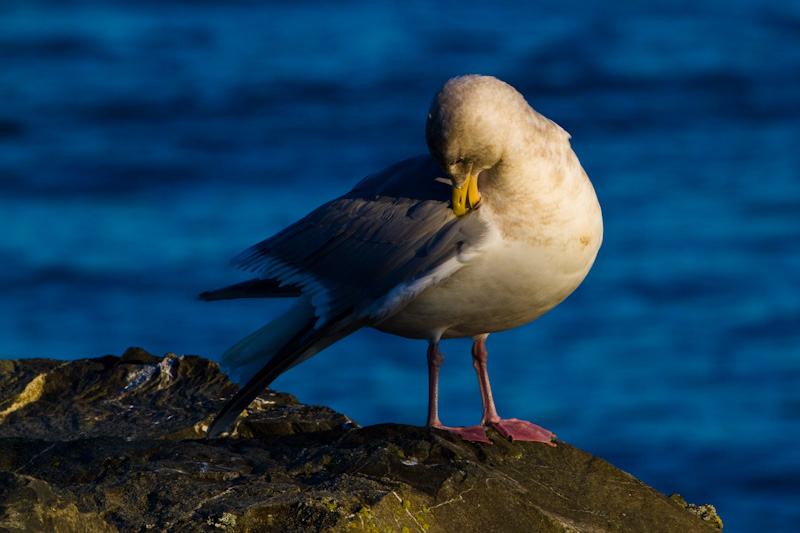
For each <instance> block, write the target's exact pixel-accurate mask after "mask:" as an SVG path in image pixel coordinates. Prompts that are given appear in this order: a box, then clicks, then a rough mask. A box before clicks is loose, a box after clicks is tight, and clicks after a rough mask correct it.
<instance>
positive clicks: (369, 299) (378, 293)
mask: <svg viewBox="0 0 800 533" xmlns="http://www.w3.org/2000/svg"><path fill="white" fill-rule="evenodd" d="M442 176H443V173H442V171H441V170H440V169H439V167H438V165H436V163H435V162H434V161H433V159H432V158H431V157H430V156H427V155H426V156H420V157H416V158H413V159H408V160H406V161H402V162H400V163H396V164H395V165H392V166H390V167H388V168H387V169H385V170H383V171H381V172H379V173H377V174H373V175H372V176H369V177H367V178H365V179H364V180H362V181H361V182H360V183H358V184H357V185H356V186H355V187H354V188H353V190H351V191H350V192H349V193H347V194H345V195H344V196H341V197H340V198H337V199H335V200H333V201H331V202H329V203H327V204H324V205H322V206H321V207H319V208H318V209H316V210H315V211H313V212H312V213H310V214H309V215H308V216H306V217H305V218H303V219H301V220H299V221H298V222H296V223H294V224H293V225H291V226H289V227H288V228H286V229H285V230H283V231H281V232H280V233H278V234H276V235H275V236H273V237H271V238H269V239H267V240H265V241H263V242H261V243H259V244H257V245H255V246H253V247H251V248H249V249H248V250H245V251H244V252H243V253H242V254H240V255H239V256H237V257H236V258H235V259H234V260H233V263H234V264H236V265H238V266H239V267H241V268H244V269H246V270H249V271H252V272H257V273H258V274H259V276H260V278H261V279H265V280H273V281H277V282H279V284H280V285H281V286H286V287H299V288H300V290H301V291H302V292H303V293H306V294H310V295H311V296H312V302H313V303H314V305H315V306H316V307H317V315H318V316H320V317H321V318H322V319H323V322H324V321H325V320H327V318H329V317H337V316H342V315H343V314H349V313H355V314H356V315H360V314H363V312H364V311H365V310H367V309H369V308H370V306H372V305H373V304H374V303H375V302H376V301H377V300H379V299H380V298H381V297H384V296H386V295H387V293H388V292H389V291H391V290H392V289H393V288H395V287H397V286H398V285H400V284H401V283H407V282H413V281H414V280H417V279H420V278H422V277H424V276H426V275H427V274H429V273H430V272H431V271H433V270H434V269H436V268H437V267H438V266H441V265H442V264H443V263H445V262H446V261H448V260H450V259H452V258H454V257H456V256H457V255H459V254H460V253H461V252H464V251H467V250H468V249H469V248H470V247H472V246H474V245H476V244H477V243H478V242H479V241H480V240H481V238H482V236H483V235H484V234H485V232H486V226H485V224H484V223H483V222H482V221H481V218H480V217H479V216H475V215H476V214H477V213H475V212H471V213H469V214H467V215H465V216H462V217H456V216H455V215H453V213H452V210H451V209H450V197H451V187H450V184H449V182H448V181H447V180H443V179H442V178H441V177H442ZM437 178H438V179H437ZM400 307H401V306H399V307H398V309H399V308H400ZM395 310H396V309H395ZM373 318H379V317H373Z"/></svg>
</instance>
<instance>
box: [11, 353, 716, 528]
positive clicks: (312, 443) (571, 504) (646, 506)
mask: <svg viewBox="0 0 800 533" xmlns="http://www.w3.org/2000/svg"><path fill="white" fill-rule="evenodd" d="M235 391H236V386H235V385H234V384H232V383H230V382H229V381H228V380H227V378H226V377H225V376H224V374H222V373H221V372H220V371H219V367H218V366H217V364H216V363H213V362H211V361H208V360H206V359H203V358H200V357H195V356H181V357H176V356H175V355H173V354H168V355H167V356H165V357H164V358H156V357H154V356H152V355H150V354H148V353H146V352H144V351H143V350H140V349H134V348H131V349H129V350H128V351H126V352H125V354H124V355H123V356H122V357H121V358H120V357H114V356H106V357H101V358H98V359H86V360H81V361H71V362H60V361H50V360H42V359H28V360H15V361H0V531H42V530H44V531H47V530H51V531H53V530H58V531H103V532H105V531H122V532H127V531H131V532H132V531H146V530H154V531H215V532H218V531H298V532H302V531H309V532H310V531H381V532H383V531H406V530H407V531H430V532H435V531H458V532H472V531H475V532H478V531H480V532H484V531H493V530H503V531H525V532H529V531H542V532H550V531H553V532H555V531H559V532H563V531H576V532H583V531H586V532H589V531H591V532H606V531H608V532H612V531H613V532H641V531H675V532H681V533H693V532H698V533H699V532H704V531H705V532H709V531H714V527H712V526H711V525H710V524H709V523H708V522H706V521H704V520H703V519H701V518H700V517H699V516H698V514H697V513H696V510H697V509H699V508H700V507H698V506H690V505H688V504H686V503H685V502H683V500H682V499H681V498H680V497H675V496H673V497H672V498H667V497H666V496H665V495H663V494H661V493H659V492H657V491H655V490H654V489H652V488H650V487H648V486H647V485H645V484H644V483H642V482H641V481H639V480H637V479H636V478H634V477H632V476H631V475H629V474H627V473H625V472H622V471H621V470H618V469H616V468H614V467H613V466H612V465H610V464H608V463H607V462H606V461H603V460H602V459H599V458H597V457H594V456H592V455H590V454H588V453H586V452H583V451H581V450H579V449H577V448H574V447H572V446H570V445H569V444H566V443H563V442H559V443H558V447H556V448H552V447H549V446H543V445H542V444H540V443H527V442H516V443H510V442H507V441H505V440H503V439H502V438H500V436H499V435H498V434H496V433H492V434H491V435H490V437H491V438H492V440H493V441H494V445H484V444H477V443H466V442H462V441H461V440H459V439H457V438H455V437H453V436H452V435H450V434H449V433H447V432H444V431H438V430H431V429H428V428H420V427H412V426H402V425H397V424H382V425H377V426H370V427H365V428H359V427H358V426H357V425H356V424H354V423H353V422H352V421H351V420H350V419H348V418H347V417H346V416H344V415H341V414H339V413H336V412H334V411H332V410H331V409H328V408H326V407H315V406H307V405H302V404H299V403H298V402H297V400H296V399H295V398H294V397H293V396H291V395H289V394H285V393H280V392H276V391H271V390H268V391H266V392H265V393H264V394H262V395H261V396H260V397H259V399H258V400H257V401H256V402H254V403H253V404H252V405H251V406H250V407H249V408H248V411H247V413H246V416H243V417H240V419H239V420H238V421H237V423H236V424H235V425H234V428H233V429H232V430H231V431H230V432H229V433H227V434H224V435H223V436H222V437H221V438H218V439H213V440H206V439H205V438H203V437H204V433H205V428H206V427H207V425H208V423H209V421H210V420H211V418H212V417H213V415H214V414H215V413H216V412H217V411H218V409H219V408H220V407H221V406H222V405H223V404H224V402H225V400H226V399H227V398H228V397H230V396H231V395H232V394H234V393H235ZM689 507H691V508H692V509H693V510H695V512H694V513H693V512H691V511H690V510H689ZM702 508H703V509H705V510H708V509H707V508H710V506H702ZM714 519H716V521H718V520H719V519H718V518H717V517H716V515H713V518H709V519H708V520H709V521H710V522H711V523H716V521H715V520H714ZM53 524H58V528H57V529H54V526H53ZM62 524H63V526H62ZM720 524H721V523H720Z"/></svg>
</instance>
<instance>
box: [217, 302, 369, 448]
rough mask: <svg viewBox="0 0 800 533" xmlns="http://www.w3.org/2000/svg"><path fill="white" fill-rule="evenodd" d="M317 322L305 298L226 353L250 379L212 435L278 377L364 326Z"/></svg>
mask: <svg viewBox="0 0 800 533" xmlns="http://www.w3.org/2000/svg"><path fill="white" fill-rule="evenodd" d="M316 322H317V317H316V316H315V315H314V308H313V306H312V305H311V302H310V298H307V297H304V298H301V299H300V300H299V301H298V303H297V304H296V305H295V306H294V307H292V309H290V310H289V311H288V312H286V313H285V314H284V315H282V316H280V317H278V318H277V319H275V320H274V321H272V322H271V323H270V324H268V325H266V326H264V327H263V328H261V329H259V330H258V331H256V332H255V333H253V334H252V335H250V336H248V337H246V338H245V339H243V340H241V341H239V342H238V343H236V344H235V345H234V346H232V347H231V348H230V349H229V350H228V351H227V352H225V355H224V356H223V364H226V365H230V366H234V367H238V368H239V369H240V371H241V376H242V377H245V378H247V379H248V381H247V383H246V384H245V385H244V386H243V387H242V388H241V389H240V390H239V392H238V393H236V395H235V396H234V397H233V398H231V399H230V400H229V401H228V403H227V404H225V406H224V407H223V408H222V410H221V411H220V412H219V414H218V415H217V416H216V418H214V421H213V422H212V423H211V426H209V428H208V433H207V437H208V438H214V437H216V436H218V435H219V434H220V433H222V432H223V431H225V430H226V429H227V428H228V426H230V425H231V424H232V423H233V421H234V420H236V417H238V416H239V413H241V412H242V411H243V410H244V409H245V408H246V407H247V406H248V405H250V402H252V401H253V400H254V399H255V398H256V396H258V395H259V393H260V392H261V391H262V390H264V389H265V388H266V387H267V386H268V385H269V384H270V383H272V381H273V380H274V379H275V378H277V377H278V376H280V375H281V374H283V373H284V372H286V371H287V370H289V369H290V368H292V367H294V366H296V365H298V364H300V363H302V362H303V361H305V360H306V359H308V358H310V357H311V356H313V355H315V354H317V353H319V352H320V351H322V350H324V349H325V348H327V347H328V346H330V345H331V344H333V343H335V342H337V341H338V340H340V339H342V338H344V337H346V336H347V335H349V334H350V333H352V332H354V331H356V330H357V329H358V328H359V327H360V326H358V325H355V324H352V323H351V324H347V323H343V322H339V321H331V322H329V323H328V325H326V326H324V327H322V328H321V329H315V328H314V325H315V324H316ZM265 359H268V360H267V362H266V364H265V363H264V360H265Z"/></svg>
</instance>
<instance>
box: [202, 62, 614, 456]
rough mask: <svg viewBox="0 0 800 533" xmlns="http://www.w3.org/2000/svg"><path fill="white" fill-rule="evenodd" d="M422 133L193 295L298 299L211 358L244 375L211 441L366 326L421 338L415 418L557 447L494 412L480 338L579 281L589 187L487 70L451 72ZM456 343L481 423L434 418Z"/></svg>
mask: <svg viewBox="0 0 800 533" xmlns="http://www.w3.org/2000/svg"><path fill="white" fill-rule="evenodd" d="M425 133H426V135H425V136H426V141H427V145H428V149H429V152H430V153H429V154H425V155H420V156H417V157H413V158H411V159H407V160H404V161H401V162H398V163H395V164H393V165H391V166H389V167H387V168H386V169H384V170H382V171H380V172H378V173H376V174H372V175H370V176H367V177H366V178H364V179H363V180H361V181H360V182H359V183H358V184H357V185H356V186H355V187H353V189H352V190H351V191H350V192H348V193H346V194H344V195H343V196H340V197H339V198H336V199H334V200H331V201H330V202H328V203H326V204H324V205H322V206H320V207H318V208H317V209H315V210H314V211H312V212H311V213H310V214H308V215H307V216H305V217H304V218H302V219H300V220H299V221H297V222H295V223H294V224H292V225H290V226H289V227H287V228H286V229H284V230H283V231H280V232H279V233H277V234H276V235H274V236H272V237H270V238H268V239H266V240H264V241H262V242H260V243H259V244H256V245H255V246H252V247H251V248H249V249H247V250H245V251H244V252H242V253H241V254H240V255H239V256H237V257H236V258H234V260H233V264H234V265H236V266H238V267H240V268H242V269H244V270H246V271H249V272H252V273H255V274H257V277H256V278H255V279H251V280H248V281H244V282H242V283H237V284H235V285H231V286H229V287H225V288H222V289H219V290H215V291H209V292H204V293H203V294H201V295H200V296H199V298H200V299H202V300H223V299H233V298H271V297H286V298H295V299H296V302H295V304H294V306H293V307H291V308H290V309H289V310H288V311H287V312H286V313H285V314H283V315H281V316H279V317H277V318H276V319H275V320H273V321H272V322H271V323H269V324H267V325H266V326H264V327H263V328H261V329H259V330H258V331H256V332H255V333H253V334H251V335H250V336H248V337H246V338H245V339H243V340H241V341H239V342H238V343H236V344H235V345H234V346H232V347H231V348H230V349H229V350H228V351H227V352H225V354H224V355H223V357H222V362H223V364H225V365H227V366H228V367H232V368H238V369H239V370H240V371H241V373H242V376H244V378H246V379H247V382H246V384H245V385H244V386H243V387H242V388H241V389H240V390H239V392H238V393H237V394H236V395H235V396H234V397H233V398H231V399H230V400H229V401H228V403H227V404H226V405H225V406H224V407H223V409H222V410H221V411H220V412H219V414H218V415H217V416H216V418H215V419H214V421H213V422H212V424H211V425H210V427H209V429H208V433H207V435H208V437H209V438H213V437H216V436H218V435H219V434H220V433H222V432H223V431H225V430H226V429H227V428H228V427H229V426H230V425H231V423H232V422H233V421H234V420H235V419H236V417H237V416H238V415H239V414H240V413H241V412H242V411H243V410H244V409H245V408H246V407H247V406H248V404H250V402H251V401H252V400H254V399H255V398H256V396H258V394H259V393H260V392H261V391H262V390H263V389H264V388H266V387H267V386H268V385H269V384H270V383H271V382H272V381H273V380H274V379H275V378H277V377H278V376H279V375H281V374H282V373H283V372H286V371H287V370H289V369H290V368H292V367H294V366H295V365H298V364H299V363H301V362H303V361H305V360H306V359H308V358H310V357H311V356H313V355H315V354H317V353H319V352H320V351H322V350H324V349H325V348H327V347H328V346H330V345H332V344H333V343H335V342H338V341H339V340H341V339H343V338H344V337H346V336H348V335H350V334H351V333H353V332H355V331H356V330H358V329H360V328H363V327H371V328H375V329H377V330H379V331H383V332H386V333H391V334H394V335H399V336H402V337H407V338H412V339H422V340H425V341H427V342H428V351H427V359H428V383H429V393H428V416H427V426H429V427H432V428H439V429H443V430H447V431H450V432H451V433H454V434H456V435H458V436H459V437H461V438H462V439H464V440H468V441H478V442H487V443H490V442H491V441H490V440H489V439H488V438H487V434H486V430H485V428H487V427H489V428H493V429H494V430H496V431H497V432H499V434H500V435H501V436H503V437H504V438H507V439H510V440H522V441H534V442H544V443H547V444H550V445H555V443H554V442H553V440H554V439H555V435H554V434H553V433H552V432H550V431H549V430H546V429H544V428H542V427H540V426H538V425H535V424H532V423H530V422H527V421H524V420H518V419H516V418H510V419H502V418H500V416H499V415H498V414H497V409H496V408H495V403H494V400H493V398H492V391H491V387H490V384H489V375H488V372H487V366H486V361H487V350H486V338H487V337H488V335H489V334H490V333H494V332H498V331H504V330H509V329H512V328H516V327H519V326H522V325H524V324H527V323H529V322H531V321H533V320H535V319H536V318H539V317H540V316H542V315H543V314H545V313H546V312H548V311H549V310H551V309H553V308H554V307H555V306H556V305H558V304H559V303H561V302H562V301H563V300H564V299H565V298H566V297H567V296H568V295H569V294H570V293H572V292H573V291H574V290H575V289H576V288H577V287H578V285H579V284H580V283H581V282H582V281H583V279H584V278H585V277H586V275H587V274H588V272H589V269H590V268H591V266H592V264H593V263H594V260H595V257H596V256H597V252H598V249H599V248H600V244H601V242H602V238H603V221H602V215H601V210H600V205H599V203H598V201H597V196H596V195H595V191H594V188H593V187H592V184H591V182H590V181H589V178H588V177H587V175H586V173H585V172H584V170H583V168H582V167H581V164H580V162H579V161H578V158H577V156H576V155H575V153H574V152H573V150H572V148H571V146H570V143H569V139H570V136H569V134H568V133H567V132H565V131H564V130H563V129H562V128H561V127H560V126H558V125H557V124H556V123H555V122H552V121H551V120H549V119H547V118H545V117H544V116H542V115H540V114H539V113H537V112H536V111H534V110H533V109H532V108H531V107H530V105H528V103H527V102H526V100H525V98H524V97H523V96H522V95H521V94H520V93H519V92H517V90H516V89H514V88H513V87H511V86H510V85H508V84H507V83H505V82H503V81H500V80H498V79H497V78H494V77H491V76H480V75H468V76H461V77H457V78H453V79H451V80H449V81H448V82H447V83H446V84H445V85H444V86H443V87H442V88H441V90H440V91H439V92H438V93H437V94H436V95H435V96H434V98H433V101H432V103H431V106H430V110H429V113H428V117H427V124H426V131H425ZM452 338H472V339H473V341H474V344H473V347H472V359H473V366H474V367H475V370H476V372H477V374H478V384H479V388H480V394H481V399H482V403H483V414H482V417H481V423H480V425H476V426H472V427H447V426H444V425H443V424H442V423H441V421H440V420H439V414H438V391H439V369H440V367H441V365H442V362H443V360H444V356H443V355H442V352H441V351H440V350H439V342H440V341H441V340H443V339H452ZM373 355H375V354H373ZM511 355H513V356H514V357H527V354H511ZM370 364H371V362H370V360H369V358H368V359H366V360H365V363H364V367H365V368H366V369H367V371H368V368H369V365H370Z"/></svg>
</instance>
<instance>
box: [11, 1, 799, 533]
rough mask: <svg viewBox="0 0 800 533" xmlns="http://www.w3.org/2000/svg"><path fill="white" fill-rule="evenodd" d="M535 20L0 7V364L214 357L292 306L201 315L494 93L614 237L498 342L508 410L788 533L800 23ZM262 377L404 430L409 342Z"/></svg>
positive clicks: (477, 10) (353, 346)
mask: <svg viewBox="0 0 800 533" xmlns="http://www.w3.org/2000/svg"><path fill="white" fill-rule="evenodd" d="M529 4H530V5H529ZM532 4H533V3H520V4H517V3H512V2H502V1H501V2H491V3H490V2H479V3H478V2H475V3H469V4H467V3H465V2H439V3H437V4H436V5H437V6H438V7H437V8H436V9H433V8H431V7H430V5H432V4H430V3H427V2H414V1H411V2H404V3H402V7H399V5H398V7H390V6H381V5H376V3H375V2H367V1H350V2H336V3H327V2H319V1H313V0H307V1H302V2H297V3H289V2H280V3H275V5H269V3H267V2H249V1H235V2H227V1H226V2H223V1H221V0H209V1H206V2H199V3H195V2H185V3H184V2H180V1H177V0H160V1H159V2H148V1H139V2H122V1H119V2H112V1H104V2H100V1H98V0H86V1H79V2H78V1H76V2H55V1H52V2H48V1H41V2H36V1H32V0H25V1H21V0H20V1H14V0H11V1H6V2H4V3H2V4H0V102H2V103H1V104H0V228H2V229H0V232H1V233H0V262H1V263H0V264H2V266H3V268H2V270H0V290H2V295H3V296H2V299H0V318H1V319H2V320H0V357H4V358H16V357H30V356H38V357H52V358H62V359H73V358H82V357H96V356H100V355H104V354H107V353H113V354H121V353H122V351H123V350H124V349H125V348H126V347H128V346H130V345H135V346H142V347H144V348H146V349H147V350H149V351H151V352H153V353H156V354H163V353H166V352H177V353H191V354H200V355H204V356H208V357H211V358H218V357H219V355H220V354H221V353H222V352H223V351H224V350H225V348H227V347H228V346H229V345H230V344H232V343H233V342H235V341H236V340H238V339H240V338H241V337H243V336H245V335H246V334H248V333H250V332H251V331H253V330H255V329H256V328H258V327H260V326H261V325H263V324H264V323H265V322H266V321H267V320H269V319H270V318H271V317H273V316H275V314H276V313H278V312H280V310H281V309H283V308H285V307H286V305H285V303H282V302H268V301H236V302H219V303H215V304H209V303H203V302H199V301H196V300H194V295H195V294H197V293H199V292H201V291H203V290H206V289H210V288H216V287H219V286H222V285H225V284H229V283H233V282H236V281H240V280H243V279H246V276H245V275H244V274H241V273H239V272H237V271H235V270H233V269H231V268H230V267H229V266H228V260H229V259H230V258H231V257H233V256H234V255H235V254H237V253H238V252H239V251H241V250H242V249H244V248H246V247H247V246H249V245H251V244H253V243H255V242H257V241H259V240H261V239H263V238H265V237H267V236H269V235H270V234H272V233H273V232H275V231H277V230H279V229H281V228H282V227H284V226H285V225H287V224H288V223H290V222H292V221H293V220H295V219H297V218H299V217H300V216H302V215H303V214H305V213H306V212H308V211H309V210H311V209H312V208H314V207H316V206H317V205H319V204H320V203H322V202H323V201H325V200H327V199H329V198H331V197H333V196H334V195H337V194H340V193H343V192H345V191H346V190H348V188H349V187H350V186H351V185H353V184H354V183H355V182H356V181H357V180H359V179H360V178H361V177H363V176H365V175H366V174H369V173H371V172H373V171H375V170H378V169H380V168H382V167H384V166H386V165H387V164H389V163H391V162H394V161H396V160H399V159H403V158H406V157H408V156H411V155H416V154H418V153H423V152H424V151H425V150H426V148H425V143H424V134H423V131H424V129H423V128H424V121H425V113H426V111H427V106H428V103H429V101H430V98H431V96H432V95H433V93H434V92H435V91H436V90H437V89H438V87H439V86H440V85H441V84H442V83H443V82H444V81H445V80H446V79H448V78H449V77H451V76H453V75H457V74H465V73H475V72H477V73H484V74H493V75H496V76H498V77H500V78H501V79H504V80H505V81H508V82H509V83H511V84H512V85H514V86H515V87H517V89H519V90H520V91H521V92H522V93H523V94H525V95H526V97H527V98H528V101H529V102H530V103H531V104H532V105H533V106H534V107H535V108H536V109H537V110H538V111H540V112H542V113H543V114H545V115H546V116H548V117H550V118H552V119H554V120H555V121H557V122H558V123H559V124H561V125H562V126H563V127H564V128H565V129H566V130H567V131H569V132H570V133H571V134H572V136H573V147H574V149H575V151H576V152H577V153H578V156H579V157H580V158H581V161H582V162H583V165H584V167H585V168H586V170H587V172H588V174H589V176H590V177H591V179H592V181H593V182H594V185H595V188H596V190H597V194H598V197H599V198H600V202H601V204H602V206H603V211H604V217H605V228H606V233H605V242H604V244H603V248H602V249H601V251H600V254H599V256H598V259H597V262H596V265H595V267H594V269H593V270H592V272H591V273H590V275H589V277H588V278H587V279H586V281H585V282H584V284H583V286H581V287H580V288H579V289H578V291H577V292H576V293H575V294H574V295H572V296H571V297H570V298H569V299H567V301H566V302H565V303H564V304H562V305H561V306H559V307H558V308H557V309H556V310H554V311H553V312H551V313H550V314H548V315H546V316H545V317H543V318H541V319H540V320H538V321H536V322H535V323H533V324H531V325H528V326H526V327H523V328H519V329H517V330H514V331H510V332H506V333H501V334H496V335H493V336H492V337H490V339H489V343H488V348H489V352H490V359H489V364H490V374H491V376H492V379H493V385H494V392H495V396H496V400H497V403H498V406H499V409H500V412H501V414H503V415H505V416H516V417H519V418H529V419H532V420H534V421H536V422H538V423H540V424H542V425H543V426H545V427H548V428H550V429H552V430H553V431H555V432H556V433H558V435H559V437H560V438H562V439H563V440H565V441H567V442H570V443H572V444H575V445H577V446H580V447H581V448H583V449H586V450H588V451H590V452H592V453H595V454H597V455H599V456H601V457H604V458H606V459H607V460H609V461H610V462H612V463H613V464H615V465H617V466H619V467H620V468H623V469H624V470H627V471H629V472H631V473H632V474H634V475H635V476H637V477H639V478H641V479H643V480H644V481H645V482H647V483H649V484H651V485H653V486H655V487H656V488H657V489H659V490H661V491H664V492H666V493H672V492H679V493H681V494H682V495H683V496H684V497H685V498H686V499H687V500H688V501H691V502H695V503H712V504H715V505H716V506H717V509H718V511H719V513H720V515H721V516H722V518H723V520H724V521H725V530H726V531H768V530H775V531H788V530H791V529H792V528H796V527H797V524H798V523H800V503H799V502H800V482H799V481H798V479H800V446H798V444H797V443H798V441H800V274H799V272H800V149H799V148H798V147H799V146H800V4H798V3H797V2H763V1H760V2H756V1H753V2H747V1H743V0H727V1H725V2H723V1H713V0H695V1H693V2H676V1H670V2H647V3H646V5H645V3H637V2H619V3H615V6H614V7H609V6H608V5H607V4H608V2H605V1H600V0H597V1H587V2H575V3H563V4H561V5H555V3H552V4H553V5H545V6H541V7H532ZM442 349H443V351H444V353H445V354H446V355H447V356H448V358H447V361H446V362H445V366H444V367H443V373H442V393H441V396H442V397H441V404H442V419H443V421H444V422H445V423H447V424H473V423H476V422H477V421H478V417H479V413H480V398H479V395H478V390H477V383H476V379H475V376H474V372H473V370H472V366H471V361H470V358H469V343H468V342H460V341H449V342H445V343H443V345H442ZM274 386H275V388H278V389H281V390H286V391H289V392H292V393H294V394H296V395H297V397H298V398H299V399H300V400H301V401H304V402H308V403H321V404H326V405H330V406H332V407H334V408H335V409H337V410H339V411H342V412H344V413H347V414H348V415H350V416H351V417H353V418H354V419H355V420H356V421H358V422H359V423H361V424H364V425H366V424H373V423H378V422H387V421H393V422H402V423H411V424H422V423H424V417H425V406H426V370H425V343H422V342H419V341H408V340H405V339H399V338H395V337H391V336H387V335H383V334H379V333H377V332H373V331H362V332H359V333H357V334H355V335H354V336H352V337H350V338H348V339H346V340H345V341H343V342H341V343H339V344H337V345H336V346H334V347H332V348H330V349H329V350H327V351H325V352H324V353H322V354H321V355H319V356H317V357H315V358H314V359H312V360H310V361H308V362H307V363H304V364H303V365H301V366H300V367H298V368H296V369H294V370H293V371H291V372H289V373H288V374H286V375H285V376H282V377H281V378H280V379H278V380H277V381H276V382H275V384H274Z"/></svg>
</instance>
